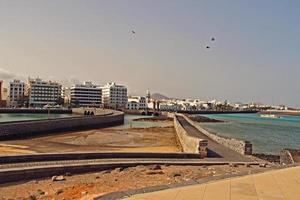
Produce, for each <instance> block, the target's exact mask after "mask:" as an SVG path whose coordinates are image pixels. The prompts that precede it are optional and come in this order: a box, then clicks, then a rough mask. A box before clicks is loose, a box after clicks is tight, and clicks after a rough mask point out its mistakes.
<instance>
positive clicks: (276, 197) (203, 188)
mask: <svg viewBox="0 0 300 200" xmlns="http://www.w3.org/2000/svg"><path fill="white" fill-rule="evenodd" d="M161 199H164V200H168V199H170V200H260V199H262V200H299V199H300V166H298V167H293V168H286V169H280V170H273V171H269V172H265V173H261V174H254V175H247V176H243V177H236V178H231V179H225V180H220V181H216V182H211V183H206V184H200V185H193V186H186V187H180V188H175V189H168V190H162V191H158V192H153V193H146V194H138V195H135V196H131V197H129V198H126V200H161Z"/></svg>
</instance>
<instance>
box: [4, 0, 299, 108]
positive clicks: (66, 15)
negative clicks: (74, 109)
mask: <svg viewBox="0 0 300 200" xmlns="http://www.w3.org/2000/svg"><path fill="white" fill-rule="evenodd" d="M299 9H300V1H298V0H294V1H293V0H286V1H282V0H251V1H242V0H197V1H192V0H185V1H182V0H147V1H145V0H106V1H104V0H87V1H84V0H81V1H78V0H49V1H46V0H26V1H24V0H19V1H16V0H0V79H3V80H4V81H5V82H7V81H9V80H11V79H14V78H19V79H26V78H27V77H29V76H30V77H37V76H39V77H41V78H43V79H45V80H49V79H52V80H56V81H60V82H61V83H63V84H64V85H70V84H74V83H79V82H83V81H93V82H95V83H97V84H104V83H106V82H112V81H114V82H116V83H119V84H124V85H126V86H127V87H128V89H129V93H130V94H134V95H145V93H146V90H147V89H149V90H150V91H151V92H152V93H154V92H159V93H161V94H164V95H166V96H169V97H177V98H199V99H203V100H208V99H220V100H228V101H230V102H245V103H247V102H252V101H255V102H261V103H266V104H285V105H289V106H293V107H299V108H300V92H299V86H300V78H299V77H300V59H299V58H300V20H299V19H300V12H299ZM132 30H134V31H135V34H133V33H132V32H131V31H132ZM212 37H214V38H215V41H211V38H212ZM206 46H210V48H209V49H207V48H206Z"/></svg>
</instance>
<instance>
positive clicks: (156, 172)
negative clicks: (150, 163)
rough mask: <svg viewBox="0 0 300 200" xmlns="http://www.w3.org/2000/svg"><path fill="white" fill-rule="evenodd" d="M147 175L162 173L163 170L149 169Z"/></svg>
mask: <svg viewBox="0 0 300 200" xmlns="http://www.w3.org/2000/svg"><path fill="white" fill-rule="evenodd" d="M146 174H147V175H156V174H164V172H163V171H150V172H147V173H146Z"/></svg>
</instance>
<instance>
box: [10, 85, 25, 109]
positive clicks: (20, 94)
mask: <svg viewBox="0 0 300 200" xmlns="http://www.w3.org/2000/svg"><path fill="white" fill-rule="evenodd" d="M8 90H9V91H8V106H9V107H18V106H23V105H22V104H23V103H24V100H25V99H24V98H25V96H24V91H25V83H24V82H22V81H20V80H13V81H11V82H9V85H8Z"/></svg>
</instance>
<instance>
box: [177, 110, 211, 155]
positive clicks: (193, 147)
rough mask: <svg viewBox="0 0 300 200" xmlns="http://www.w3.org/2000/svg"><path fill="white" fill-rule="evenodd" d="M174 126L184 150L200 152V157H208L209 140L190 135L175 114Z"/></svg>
mask: <svg viewBox="0 0 300 200" xmlns="http://www.w3.org/2000/svg"><path fill="white" fill-rule="evenodd" d="M174 128H175V130H176V134H177V138H178V141H179V143H180V145H181V147H182V150H183V152H186V153H198V154H200V158H204V157H207V140H203V139H200V138H196V137H192V136H190V135H189V134H188V133H187V132H186V130H185V129H184V128H183V127H182V125H181V124H180V123H179V121H178V119H177V117H176V115H174Z"/></svg>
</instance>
